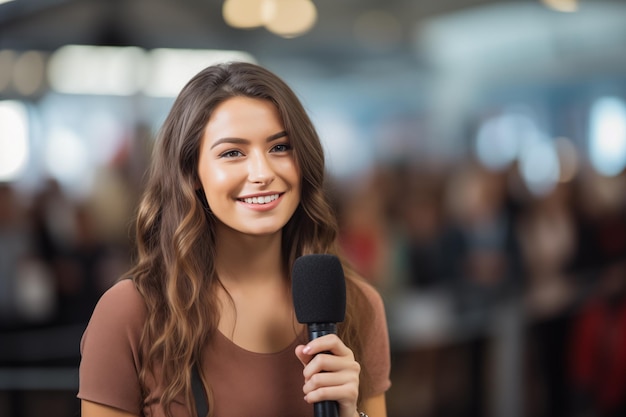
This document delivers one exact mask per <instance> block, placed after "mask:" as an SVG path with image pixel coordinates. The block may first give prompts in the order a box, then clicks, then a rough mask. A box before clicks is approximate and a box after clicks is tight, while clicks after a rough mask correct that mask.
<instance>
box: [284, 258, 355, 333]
mask: <svg viewBox="0 0 626 417" xmlns="http://www.w3.org/2000/svg"><path fill="white" fill-rule="evenodd" d="M291 279H292V294H293V304H294V309H295V311H296V318H297V319H298V322H300V323H339V322H342V321H343V320H344V318H345V315H346V280H345V276H344V274H343V268H342V266H341V262H340V261H339V258H337V257H336V256H335V255H330V254H313V255H304V256H301V257H299V258H298V259H296V261H295V262H294V264H293V269H292V277H291Z"/></svg>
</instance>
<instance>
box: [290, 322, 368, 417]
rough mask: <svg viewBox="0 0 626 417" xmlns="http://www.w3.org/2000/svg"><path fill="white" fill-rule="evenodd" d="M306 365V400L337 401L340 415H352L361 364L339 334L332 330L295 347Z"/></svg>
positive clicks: (354, 407)
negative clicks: (330, 332)
mask: <svg viewBox="0 0 626 417" xmlns="http://www.w3.org/2000/svg"><path fill="white" fill-rule="evenodd" d="M296 356H297V357H298V359H300V361H301V362H302V364H303V365H304V370H303V371H302V374H303V376H304V386H303V388H302V390H303V392H304V394H305V397H304V398H305V400H306V401H307V402H309V403H316V402H320V401H337V402H338V404H339V409H340V415H341V416H353V415H354V413H355V411H354V410H356V401H357V398H358V395H359V374H360V372H361V366H360V365H359V363H358V362H357V361H356V360H355V358H354V353H353V352H352V350H350V349H349V348H348V347H347V346H346V345H345V344H344V343H343V342H342V341H341V339H339V337H337V335H334V334H331V335H326V336H322V337H319V338H317V339H315V340H312V341H311V342H309V343H308V344H307V345H300V346H298V347H296Z"/></svg>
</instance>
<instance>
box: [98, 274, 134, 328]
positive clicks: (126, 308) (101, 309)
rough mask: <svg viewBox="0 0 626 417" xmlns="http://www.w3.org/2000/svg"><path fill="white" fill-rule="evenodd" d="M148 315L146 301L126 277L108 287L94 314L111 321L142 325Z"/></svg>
mask: <svg viewBox="0 0 626 417" xmlns="http://www.w3.org/2000/svg"><path fill="white" fill-rule="evenodd" d="M145 317H146V303H145V302H144V300H143V297H142V296H141V294H140V293H139V290H138V289H137V287H136V286H135V283H134V282H133V281H132V280H131V279H124V280H121V281H118V282H116V283H115V284H113V285H112V286H111V287H110V288H109V289H107V290H106V291H105V292H104V293H103V294H102V296H101V297H100V300H99V301H98V303H97V304H96V307H95V309H94V312H93V315H92V321H93V320H94V319H95V318H106V319H107V321H109V322H121V323H125V324H126V325H130V326H140V325H141V324H142V323H143V321H144V320H145Z"/></svg>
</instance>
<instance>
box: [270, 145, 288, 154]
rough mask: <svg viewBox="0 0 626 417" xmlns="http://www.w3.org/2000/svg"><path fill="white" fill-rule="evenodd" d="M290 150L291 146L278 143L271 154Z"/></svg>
mask: <svg viewBox="0 0 626 417" xmlns="http://www.w3.org/2000/svg"><path fill="white" fill-rule="evenodd" d="M290 149H291V145H289V144H288V143H279V144H278V145H276V146H274V147H273V148H272V152H287V151H288V150H290Z"/></svg>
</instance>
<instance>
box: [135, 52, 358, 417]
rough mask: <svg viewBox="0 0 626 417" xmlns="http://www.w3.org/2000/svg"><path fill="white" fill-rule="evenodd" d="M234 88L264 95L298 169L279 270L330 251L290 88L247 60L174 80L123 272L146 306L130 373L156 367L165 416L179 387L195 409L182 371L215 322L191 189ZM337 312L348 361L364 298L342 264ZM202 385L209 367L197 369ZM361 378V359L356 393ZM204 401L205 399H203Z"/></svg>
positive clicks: (308, 145)
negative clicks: (183, 81) (218, 112)
mask: <svg viewBox="0 0 626 417" xmlns="http://www.w3.org/2000/svg"><path fill="white" fill-rule="evenodd" d="M234 96H246V97H251V98H258V99H263V100H269V101H270V102H272V103H273V104H274V105H275V106H276V108H277V109H278V112H279V114H280V116H281V118H282V121H283V124H284V127H285V130H286V132H287V134H288V136H289V139H290V141H291V143H292V148H293V153H294V158H295V161H296V163H297V165H298V166H299V168H300V171H301V173H302V174H301V175H302V178H301V181H302V187H301V188H302V195H301V202H300V204H299V206H298V208H297V209H296V211H295V213H294V214H293V216H292V218H291V219H290V220H289V222H288V223H287V224H286V225H285V227H284V228H283V238H282V257H283V261H284V262H285V270H286V271H291V266H292V265H293V262H294V260H295V259H296V258H297V257H299V256H301V255H305V254H312V253H331V254H338V253H337V246H336V237H337V224H336V219H335V216H334V212H333V210H332V206H331V204H330V203H329V200H328V199H327V197H326V195H325V190H324V176H325V167H324V153H323V149H322V146H321V144H320V140H319V137H318V135H317V133H316V131H315V129H314V127H313V124H312V123H311V121H310V119H309V117H308V116H307V113H306V111H305V110H304V108H303V106H302V104H301V103H300V101H299V100H298V98H297V97H296V95H295V94H294V92H293V91H292V90H291V89H290V88H289V87H288V86H287V85H286V84H285V83H284V82H283V81H282V80H281V79H280V78H279V77H277V76H276V75H274V74H273V73H271V72H270V71H268V70H266V69H264V68H262V67H260V66H257V65H254V64H249V63H229V64H220V65H216V66H211V67H208V68H206V69H204V70H202V71H201V72H199V73H198V74H197V75H196V76H194V77H193V78H192V79H191V80H190V81H189V82H188V83H187V85H186V86H185V87H184V88H183V89H182V91H181V92H180V94H179V95H178V97H177V98H176V100H175V101H174V103H173V106H172V108H171V111H170V113H169V114H168V116H167V118H166V120H165V121H164V124H163V126H162V128H161V130H160V131H159V134H158V137H157V140H156V143H155V148H154V154H153V158H152V162H151V167H150V170H149V172H148V174H149V176H148V179H147V185H146V189H145V191H144V194H143V196H142V199H141V201H140V204H139V208H138V211H137V219H136V236H135V239H136V246H137V260H136V262H135V264H134V266H133V267H132V269H131V270H130V271H129V272H128V273H127V274H126V275H125V276H124V278H131V279H132V280H133V281H134V283H135V285H136V287H137V288H138V290H139V292H140V293H141V295H142V296H143V298H144V300H145V302H146V306H147V310H148V314H147V320H146V323H145V325H144V328H143V333H142V337H141V348H140V352H141V367H140V371H139V379H140V382H141V384H142V390H143V395H144V400H145V398H146V397H147V396H148V395H149V394H150V393H149V392H147V389H146V386H147V383H146V382H147V381H148V380H149V379H150V378H154V377H155V375H159V380H160V385H161V387H162V389H163V391H162V395H161V396H160V399H159V401H160V403H161V405H162V406H163V408H164V409H165V412H166V414H167V415H168V416H171V412H170V405H171V404H172V402H173V401H174V399H175V398H176V397H178V396H181V395H182V397H183V398H184V400H185V402H186V404H189V411H190V412H191V413H192V415H193V414H195V406H194V401H193V396H192V391H191V372H192V368H193V366H194V364H196V363H200V362H201V355H200V352H201V350H202V347H203V346H205V344H206V343H209V342H210V340H211V337H212V335H213V334H214V332H215V331H216V329H217V324H218V322H219V309H218V305H217V298H216V289H217V286H218V285H219V278H218V277H217V274H216V272H215V261H214V259H215V234H214V230H215V219H214V217H213V216H212V214H211V212H210V210H209V208H208V206H207V203H206V199H205V198H204V194H203V192H202V190H198V187H197V184H198V159H199V148H200V144H201V139H202V136H203V132H204V129H205V127H206V125H207V123H208V121H209V119H210V118H211V114H212V112H213V111H214V109H215V108H216V107H217V106H218V105H219V104H220V103H222V102H223V101H225V100H227V99H229V98H231V97H234ZM345 271H346V278H347V279H346V286H347V308H346V319H345V321H344V322H343V323H341V324H340V325H339V326H338V333H339V336H340V337H341V338H342V340H343V341H344V343H345V344H346V345H347V346H349V347H350V348H351V349H352V350H353V352H354V353H355V356H356V358H357V360H359V358H360V356H361V352H362V346H363V342H362V340H361V339H360V338H359V336H360V335H361V333H362V332H361V330H362V329H363V328H364V326H365V325H366V323H367V320H368V317H367V314H368V306H367V303H366V302H365V300H364V297H363V294H362V293H361V292H360V291H359V289H358V288H357V287H356V286H355V282H354V281H355V280H357V279H359V278H358V277H357V276H356V275H355V274H354V273H353V272H352V271H353V270H352V269H351V268H350V266H349V265H348V264H345ZM202 379H203V382H204V385H205V386H206V387H207V388H208V393H209V404H210V403H211V396H210V392H211V390H210V375H202ZM369 384H370V382H369V380H368V377H367V370H366V369H364V367H362V371H361V383H360V390H361V392H364V391H365V392H367V391H366V390H367V388H368V386H369ZM209 408H211V407H209Z"/></svg>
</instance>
